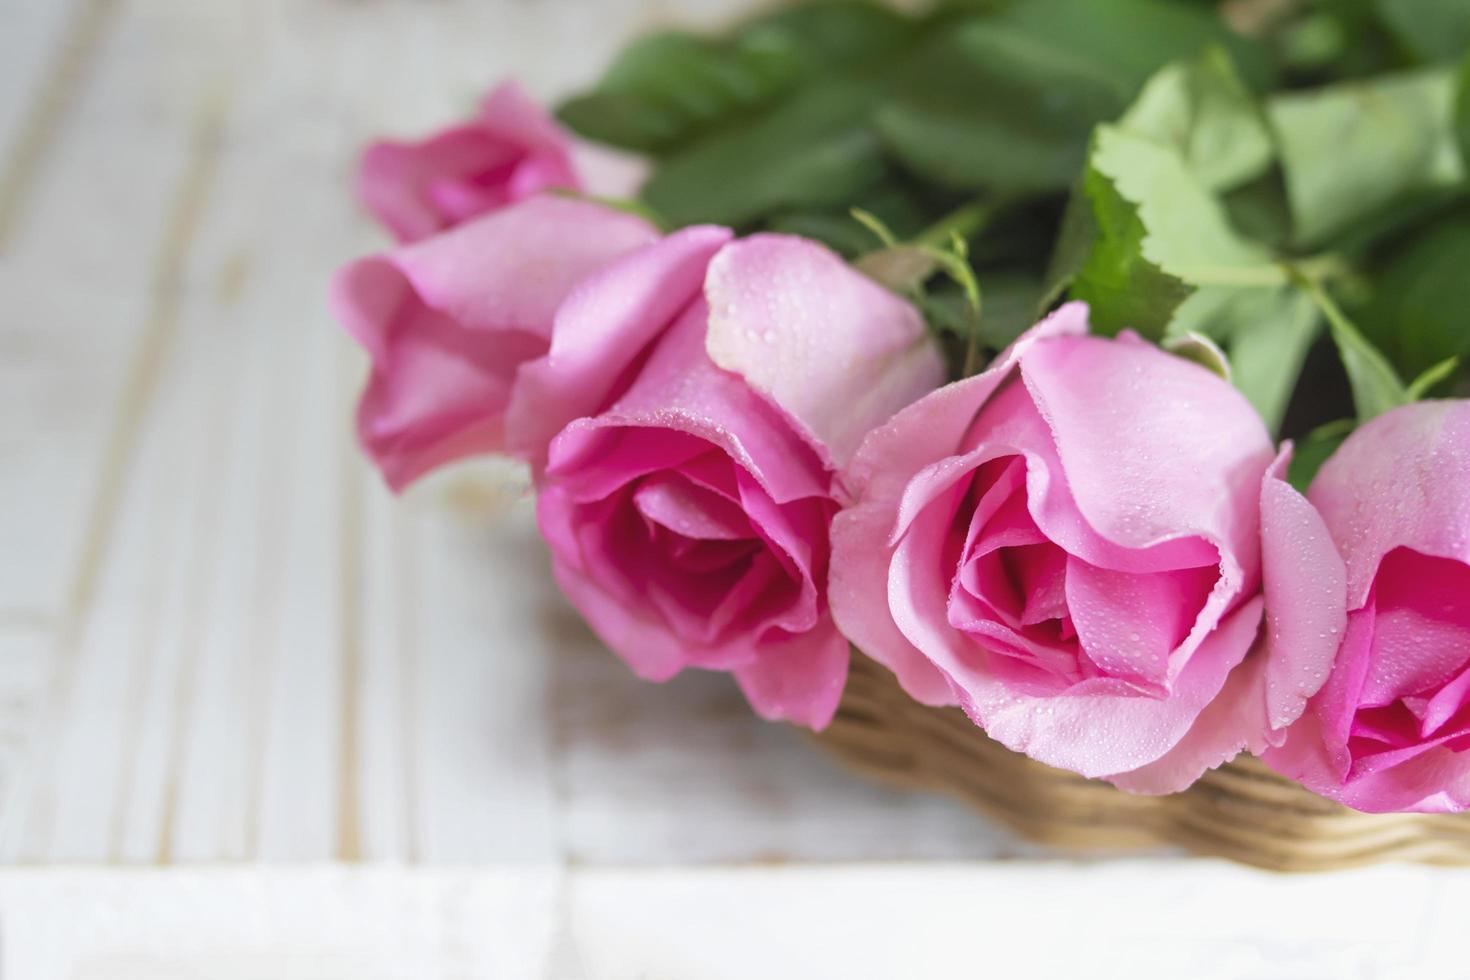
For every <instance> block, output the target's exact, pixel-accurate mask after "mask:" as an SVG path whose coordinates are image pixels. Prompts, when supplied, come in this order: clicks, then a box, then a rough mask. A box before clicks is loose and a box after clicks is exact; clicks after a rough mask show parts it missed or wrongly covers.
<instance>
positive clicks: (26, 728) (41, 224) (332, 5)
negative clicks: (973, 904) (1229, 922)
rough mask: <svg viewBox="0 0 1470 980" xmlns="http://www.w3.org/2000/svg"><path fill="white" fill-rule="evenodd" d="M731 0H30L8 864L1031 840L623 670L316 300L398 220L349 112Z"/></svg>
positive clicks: (6, 431) (20, 130) (477, 479)
mask: <svg viewBox="0 0 1470 980" xmlns="http://www.w3.org/2000/svg"><path fill="white" fill-rule="evenodd" d="M4 2H5V3H8V4H11V5H14V4H16V3H19V2H21V0H4ZM99 4H100V5H99ZM746 6H747V5H746V4H744V3H742V2H741V0H701V2H697V3H678V4H673V3H659V2H651V0H613V2H594V0H542V2H538V3H535V4H527V3H522V2H517V0H495V2H489V3H472V2H468V0H444V2H440V3H416V2H406V0H377V2H373V3H369V4H363V3H356V2H347V0H223V2H217V3H210V4H198V3H194V2H191V0H115V2H112V3H110V4H107V3H102V2H101V0H76V3H75V4H74V5H73V6H71V7H67V8H66V9H65V10H64V11H62V12H59V13H54V14H47V15H44V16H42V15H41V14H39V13H35V12H29V13H27V15H26V16H25V17H17V18H15V19H14V22H15V23H17V24H18V25H19V28H18V30H21V31H23V32H24V35H25V36H24V41H25V43H31V42H34V43H35V44H38V45H45V46H46V51H47V52H48V55H47V56H45V57H39V56H28V57H26V58H22V59H18V60H16V61H12V62H7V63H5V64H4V65H3V66H0V72H4V73H5V75H4V78H5V81H6V82H7V83H9V82H11V81H14V82H15V83H16V84H15V87H14V88H6V89H5V90H4V93H3V95H0V122H4V121H5V120H6V119H9V120H11V122H10V124H9V125H10V129H9V135H8V136H5V137H4V138H6V139H8V140H9V144H8V146H9V150H8V151H7V152H10V153H11V156H10V157H7V158H6V159H11V160H12V161H13V160H15V159H17V158H16V157H15V156H14V153H15V152H20V153H21V154H22V155H23V156H24V160H22V162H21V163H20V164H18V165H17V164H15V163H12V164H10V165H9V169H8V170H6V171H3V172H4V173H5V174H6V178H5V179H6V182H7V183H6V185H5V186H6V188H7V190H6V194H7V195H8V197H7V200H9V201H11V202H13V211H12V213H13V214H15V215H19V216H21V220H17V221H15V222H14V223H13V224H11V226H10V228H11V233H10V237H9V239H8V240H7V245H6V247H5V250H4V252H3V258H0V290H3V292H4V295H5V297H6V303H5V304H4V307H3V312H0V317H3V319H0V350H3V351H4V352H5V356H4V357H0V382H3V383H0V407H3V408H4V409H5V410H4V411H3V412H0V494H3V498H0V499H3V503H4V506H3V507H0V638H4V639H5V642H6V645H5V646H3V647H0V711H3V714H4V717H3V718H0V731H3V732H4V733H5V734H4V736H3V738H4V742H3V746H0V860H3V861H5V862H11V863H25V864H48V863H56V862H109V863H110V862H125V863H142V864H173V863H180V862H219V861H238V860H262V861H320V860H343V861H359V860H361V861H378V860H392V861H412V862H427V863H444V862H484V861H516V862H534V863H543V862H548V861H549V862H562V861H576V862H581V863H616V864H625V863H630V862H632V863H639V862H654V863H666V862H669V861H718V862H752V861H754V862H769V861H776V860H780V861H784V860H801V859H821V860H841V859H847V858H874V857H895V858H901V857H920V856H922V857H944V856H953V855H997V854H1000V855H1005V854H1016V853H1034V851H1032V850H1030V849H1027V848H1026V847H1024V846H1023V845H1018V844H1016V843H1015V842H1014V840H1013V838H1011V837H1010V836H1009V835H1008V834H1006V833H1004V832H1002V831H999V830H997V829H996V828H994V827H993V826H992V825H989V824H986V823H983V822H978V821H976V820H974V819H973V818H972V817H971V816H970V815H968V814H966V813H965V812H964V811H963V810H962V809H961V808H959V807H957V806H955V805H953V804H951V803H949V802H947V801H941V800H936V799H933V798H927V797H922V796H907V795H902V794H895V793H891V792H888V791H885V790H882V789H877V788H874V787H872V786H869V785H866V784H864V783H862V782H860V781H856V780H852V779H851V778H849V777H848V776H846V775H844V774H843V773H841V772H840V770H838V769H837V768H835V767H833V766H832V765H831V764H830V763H829V762H828V761H827V760H825V759H824V758H823V757H822V756H821V755H820V754H819V753H817V752H815V751H814V750H813V749H812V747H811V746H809V745H808V744H807V743H806V742H805V741H804V740H803V739H802V738H801V736H800V735H799V734H798V733H796V732H794V731H792V730H789V729H786V728H782V727H779V726H768V725H764V724H763V723H761V722H758V721H757V720H756V719H754V718H753V717H752V716H751V714H750V713H749V711H748V710H747V709H746V708H745V706H744V704H743V702H742V701H741V699H740V697H739V694H738V693H737V692H736V691H735V690H734V688H733V686H732V685H731V684H730V683H729V682H728V680H727V679H725V678H721V677H714V676H694V677H687V678H681V679H680V680H679V681H677V682H675V683H674V684H673V685H671V686H670V687H667V688H658V687H651V686H649V685H646V684H643V683H641V682H638V681H636V680H635V679H634V678H632V676H631V675H630V674H629V673H628V672H627V671H626V670H625V669H624V668H623V667H622V665H621V664H619V663H618V662H617V661H616V660H615V659H613V658H612V657H611V656H610V655H609V654H608V653H607V652H606V651H605V650H603V649H602V648H601V646H600V645H599V644H598V643H597V642H596V641H595V639H594V638H593V637H592V636H591V634H590V633H588V631H587V630H586V628H585V627H583V626H582V625H581V624H580V623H579V621H578V620H577V618H576V617H575V615H574V614H573V613H572V612H571V611H570V610H569V608H568V607H567V606H566V604H565V603H564V601H563V600H562V599H561V598H560V596H559V595H558V594H557V592H556V590H555V588H554V586H553V585H552V583H551V581H550V576H549V572H548V569H547V567H546V560H545V557H544V553H543V550H542V548H541V546H540V544H539V542H538V540H537V538H536V535H535V531H534V528H533V525H532V518H531V513H530V507H529V502H528V500H527V494H526V492H525V478H524V474H522V473H520V472H519V471H518V470H516V469H515V468H514V467H508V466H503V465H496V464H477V465H469V466H465V467H461V468H458V469H457V470H455V471H452V472H448V473H445V474H444V475H443V476H442V477H440V478H438V479H436V480H433V481H429V482H428V483H426V484H425V485H424V486H422V487H420V488H416V489H415V490H414V492H412V493H410V494H409V495H407V496H406V497H405V498H403V499H401V500H395V499H393V498H391V497H390V496H389V495H388V494H387V493H386V492H385V491H384V490H383V488H382V487H381V485H380V484H379V482H378V480H377V478H376V476H375V474H373V473H372V472H371V471H370V469H369V467H367V466H366V465H365V464H364V463H363V461H362V460H361V458H360V456H359V455H358V453H357V452H356V450H355V448H354V446H353V445H352V441H351V425H350V414H351V405H352V400H353V397H354V395H355V391H356V388H357V385H358V384H359V379H360V378H361V376H362V373H363V370H364V365H363V361H362V358H361V356H360V355H359V354H358V352H357V351H356V350H355V349H353V347H352V346H351V344H350V343H348V342H347V341H346V340H345V338H344V337H342V336H341V334H340V331H339V330H338V329H337V328H336V327H335V325H334V324H332V323H331V321H330V318H329V317H328V316H327V313H326V310H325V303H324V291H325V284H326V282H327V279H328V277H329V275H330V273H331V271H332V269H333V268H334V266H336V265H337V264H339V263H340V262H342V261H344V260H345V259H347V258H349V257H352V256H354V255H357V254H361V253H364V252H367V251H370V250H372V249H374V248H379V247H382V246H383V244H384V240H383V238H382V236H381V234H380V233H378V232H377V231H376V230H375V229H373V228H372V227H371V226H370V225H369V223H368V222H367V221H366V220H365V219H364V218H363V217H362V216H361V215H360V214H358V213H357V211H356V210H355V208H354V206H353V204H352V202H351V201H350V199H349V196H348V193H347V188H348V176H349V174H350V172H351V168H352V165H353V160H354V157H355V154H356V152H357V150H358V148H359V147H360V146H361V144H362V142H363V141H364V140H365V139H367V138H368V137H370V136H371V135H375V134H377V133H380V132H402V133H412V132H418V131H423V130H425V129H427V128H430V127H432V126H434V125H436V124H438V123H441V122H444V121H447V120H449V119H452V118H453V117H454V116H455V115H456V114H458V113H460V112H463V111H464V110H465V108H466V107H467V106H468V105H469V104H470V103H471V101H472V100H473V98H474V97H475V96H476V94H477V93H478V92H479V91H481V90H483V88H484V87H485V86H487V85H488V84H490V83H491V82H492V81H493V80H494V79H495V78H496V77H497V75H499V74H509V73H515V74H518V75H521V76H522V77H523V79H524V81H525V82H526V83H527V84H528V86H529V87H530V88H532V89H533V90H535V91H539V92H541V93H542V94H544V95H548V96H550V95H554V94H555V93H557V92H560V91H565V90H566V88H567V87H569V86H571V85H575V84H580V83H582V82H585V81H587V80H589V79H590V78H591V77H593V76H594V75H595V74H596V72H597V71H598V69H599V66H600V65H602V64H603V63H605V61H606V60H607V59H608V58H609V57H610V56H611V54H612V52H613V51H614V50H615V49H616V47H617V46H618V45H619V44H620V43H621V41H622V40H623V39H624V38H627V37H629V36H631V35H633V34H635V33H638V32H641V31H643V30H645V29H647V28H649V27H652V26H654V25H657V24H660V23H667V22H668V21H670V20H671V19H683V20H693V21H697V22H702V23H710V22H714V21H718V20H723V19H725V18H727V17H729V16H731V15H732V13H734V12H735V11H736V10H739V9H743V8H745V7H746ZM27 10H28V11H29V10H30V8H29V7H27ZM7 22H9V21H7ZM16 37H17V35H12V34H7V35H6V37H5V40H4V44H5V49H6V50H10V49H11V48H12V47H16V46H18V45H19V44H20V43H22V42H19V41H16ZM27 50H29V49H27ZM58 79H59V81H58ZM21 91H23V92H25V93H26V96H25V98H19V97H17V96H14V95H13V93H15V92H21ZM17 100H18V101H17ZM27 100H29V101H27ZM28 119H29V120H32V122H27V121H26V120H28ZM35 119H42V120H43V121H44V124H42V123H35V122H34V120H35ZM42 131H44V138H43V139H42V142H41V143H39V144H38V143H36V139H37V137H36V133H38V132H42ZM0 133H4V131H3V130H0ZM16 147H20V150H19V151H16V150H15V148H16ZM27 161H30V162H27ZM11 637H15V639H13V640H12V639H11ZM12 651H18V652H12Z"/></svg>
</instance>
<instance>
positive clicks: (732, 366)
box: [705, 235, 944, 466]
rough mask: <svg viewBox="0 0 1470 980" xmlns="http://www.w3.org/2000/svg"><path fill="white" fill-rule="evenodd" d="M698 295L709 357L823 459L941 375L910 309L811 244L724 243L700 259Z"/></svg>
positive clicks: (846, 450)
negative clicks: (704, 270) (703, 304)
mask: <svg viewBox="0 0 1470 980" xmlns="http://www.w3.org/2000/svg"><path fill="white" fill-rule="evenodd" d="M705 295H706V298H707V299H708V301H709V306H710V322H709V340H708V346H709V354H710V358H711V360H713V361H714V362H715V364H717V365H719V366H720V367H722V368H724V369H725V370H727V371H732V372H734V373H736V374H739V375H741V376H742V377H743V378H745V380H746V382H747V383H748V384H750V386H751V387H752V388H754V389H755V390H756V391H758V392H760V393H761V394H762V395H764V396H765V397H766V398H768V399H769V400H770V401H771V403H772V404H773V405H775V406H777V407H778V408H779V409H780V410H781V411H782V412H783V413H784V414H785V415H786V416H787V417H788V418H789V419H791V420H792V422H793V424H794V425H795V426H796V427H797V429H798V431H800V432H801V433H803V434H804V435H805V436H806V437H807V439H808V440H809V441H810V443H811V444H812V446H813V448H815V449H816V450H817V451H818V453H819V455H821V457H822V459H823V461H824V462H826V463H828V465H833V464H834V463H835V465H839V466H840V465H842V464H843V463H845V462H846V461H847V460H848V459H849V458H850V457H851V456H852V454H853V452H855V451H856V449H857V446H858V443H859V442H860V441H861V440H862V438H863V436H864V435H866V434H867V433H868V431H869V430H870V429H872V428H873V427H874V426H876V425H879V424H881V423H883V422H886V421H887V420H888V419H889V417H890V416H892V415H893V413H894V412H896V411H897V410H898V409H900V408H902V407H904V406H905V405H907V404H909V403H910V402H912V401H913V400H914V399H916V398H918V397H920V396H921V395H924V394H927V393H928V392H930V391H932V390H933V389H934V388H936V387H937V386H938V385H939V384H940V383H942V382H943V380H944V363H943V360H942V358H941V356H940V354H939V350H938V348H937V347H936V346H935V345H934V344H933V343H932V342H931V341H930V340H929V336H928V332H927V331H926V330H925V328H924V321H923V318H922V317H921V316H920V315H919V312H918V310H916V309H914V307H913V306H912V305H910V304H909V303H907V302H905V301H903V300H902V299H899V298H898V297H897V296H895V295H894V294H893V293H891V292H889V291H888V290H887V289H884V288H883V287H882V286H879V285H878V284H877V283H875V282H873V281H872V280H871V279H868V278H867V277H866V276H863V275H862V274H860V273H858V272H856V271H855V270H854V269H853V268H852V267H851V266H849V265H847V263H845V262H843V261H842V259H841V258H839V257H838V256H837V255H836V254H835V253H833V252H832V251H831V250H829V249H827V248H824V247H823V246H821V245H818V244H816V243H814V242H810V241H807V240H805V239H801V238H795V237H792V236H789V235H755V236H752V237H750V238H746V239H743V240H741V241H738V242H734V243H732V244H730V245H729V246H727V247H726V248H724V249H723V250H721V252H720V253H719V255H717V256H716V257H715V258H714V260H713V261H712V262H711V263H710V268H709V276H708V278H707V279H706V281H705Z"/></svg>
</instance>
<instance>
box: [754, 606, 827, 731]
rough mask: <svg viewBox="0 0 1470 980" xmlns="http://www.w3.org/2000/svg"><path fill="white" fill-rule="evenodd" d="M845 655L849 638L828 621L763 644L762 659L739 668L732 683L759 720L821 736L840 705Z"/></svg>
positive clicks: (768, 640) (758, 658) (766, 640)
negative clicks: (788, 724) (737, 685)
mask: <svg viewBox="0 0 1470 980" xmlns="http://www.w3.org/2000/svg"><path fill="white" fill-rule="evenodd" d="M849 655H850V654H849V647H848V643H847V639H846V638H845V637H843V636H842V634H840V633H838V632H837V629H836V628H835V627H834V626H833V625H832V623H831V621H830V620H828V621H827V622H826V623H825V624H824V625H819V626H818V627H817V628H815V629H812V630H810V631H808V632H805V633H801V634H798V635H795V636H791V637H789V638H787V639H765V640H764V641H763V642H762V643H761V650H760V656H758V657H757V658H756V659H755V662H754V663H752V664H750V665H749V666H746V667H740V668H737V669H736V671H735V679H736V680H737V681H738V682H739V683H740V689H741V690H742V691H744V692H745V697H746V698H747V699H748V700H749V701H750V704H751V707H753V708H755V711H756V714H758V715H760V716H761V717H762V718H765V719H767V720H770V721H779V720H786V721H790V722H794V723H795V724H798V725H805V726H807V727H808V728H811V729H814V730H816V731H821V730H822V729H823V728H826V727H827V725H828V724H829V723H831V721H832V716H833V715H834V714H836V713H837V705H838V703H839V702H840V701H841V700H842V688H843V686H844V685H845V684H846V682H847V663H848V657H849Z"/></svg>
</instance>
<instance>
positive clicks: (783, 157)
mask: <svg viewBox="0 0 1470 980" xmlns="http://www.w3.org/2000/svg"><path fill="white" fill-rule="evenodd" d="M882 91H883V83H882V80H872V79H864V80H855V79H843V78H833V79H831V80H828V81H826V82H821V83H817V84H814V85H810V86H808V87H806V88H804V89H802V90H801V91H800V92H799V93H798V94H797V95H796V96H795V97H794V98H793V99H791V100H790V101H788V102H786V103H784V104H782V105H781V106H780V107H779V108H777V109H775V110H773V111H772V112H769V113H766V114H764V115H761V116H759V117H756V118H753V119H750V120H748V121H747V122H744V123H741V124H738V125H733V126H730V127H728V128H726V129H722V130H720V131H719V132H716V133H714V134H712V135H711V136H709V137H707V138H705V139H703V140H700V141H699V142H698V143H696V144H694V145H692V146H690V147H689V148H688V149H685V150H681V151H679V152H677V153H675V154H673V155H672V156H669V157H668V158H667V159H665V161H664V162H663V164H662V166H660V167H659V168H658V169H657V170H656V171H655V172H654V174H653V176H652V177H650V178H649V180H648V182H647V183H646V184H645V185H644V187H643V196H644V197H645V198H646V199H647V200H648V203H649V204H651V205H652V206H653V208H654V210H655V211H657V212H658V213H659V214H662V215H664V216H665V217H666V218H667V219H668V220H669V222H670V223H671V224H673V225H675V226H680V225H687V224H694V223H697V222H701V221H708V222H715V223H718V224H728V225H737V226H739V225H745V224H748V223H750V222H752V221H755V220H757V219H759V218H761V217H763V216H765V215H767V214H772V213H775V212H779V211H783V210H791V209H798V208H800V209H808V208H815V209H821V208H836V207H840V206H844V205H846V204H848V203H849V202H851V201H853V200H856V199H858V198H859V197H861V196H862V195H863V194H865V193H867V192H868V191H870V190H871V189H873V188H875V187H876V186H877V185H878V184H879V182H880V181H881V180H882V179H883V178H884V176H885V175H886V174H887V172H888V167H887V163H886V161H885V159H884V155H883V152H882V148H881V147H880V145H879V143H878V138H877V136H876V135H875V134H874V133H873V131H872V129H871V128H870V127H869V125H868V113H869V107H870V106H871V105H872V102H873V99H874V98H875V97H877V96H878V95H879V94H880V93H881V92H882Z"/></svg>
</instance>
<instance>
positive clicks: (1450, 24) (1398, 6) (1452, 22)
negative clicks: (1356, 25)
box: [1375, 0, 1470, 61]
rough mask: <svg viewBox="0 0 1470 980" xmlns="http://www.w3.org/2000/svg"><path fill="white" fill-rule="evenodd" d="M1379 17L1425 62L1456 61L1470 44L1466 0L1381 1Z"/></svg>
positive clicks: (1379, 2)
mask: <svg viewBox="0 0 1470 980" xmlns="http://www.w3.org/2000/svg"><path fill="white" fill-rule="evenodd" d="M1375 5H1376V7H1377V8H1378V16H1379V17H1380V18H1381V19H1382V20H1383V23H1384V24H1385V25H1386V26H1387V27H1388V29H1389V30H1390V31H1391V32H1393V34H1394V36H1395V37H1396V38H1398V40H1399V42H1400V43H1402V44H1403V45H1404V47H1406V48H1408V49H1409V51H1410V52H1411V53H1412V54H1413V55H1414V56H1415V57H1417V58H1418V59H1420V60H1421V61H1453V60H1455V59H1456V58H1458V57H1460V55H1461V54H1463V53H1464V51H1465V48H1466V47H1467V46H1470V3H1466V2H1465V0H1377V2H1376V4H1375Z"/></svg>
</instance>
